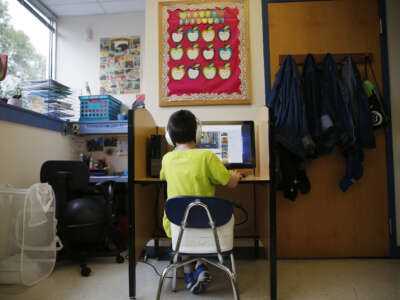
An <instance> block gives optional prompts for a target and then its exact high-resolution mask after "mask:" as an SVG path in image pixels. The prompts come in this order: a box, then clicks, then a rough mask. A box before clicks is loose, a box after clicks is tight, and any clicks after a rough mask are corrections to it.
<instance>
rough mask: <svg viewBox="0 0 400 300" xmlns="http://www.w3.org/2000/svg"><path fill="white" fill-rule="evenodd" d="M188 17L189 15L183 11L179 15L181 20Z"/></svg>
mask: <svg viewBox="0 0 400 300" xmlns="http://www.w3.org/2000/svg"><path fill="white" fill-rule="evenodd" d="M186 17H187V14H186V12H185V11H181V12H180V13H179V18H181V19H186Z"/></svg>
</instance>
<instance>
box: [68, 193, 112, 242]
mask: <svg viewBox="0 0 400 300" xmlns="http://www.w3.org/2000/svg"><path fill="white" fill-rule="evenodd" d="M64 220H65V225H66V228H65V229H66V239H67V241H68V242H69V243H71V244H74V245H75V244H76V245H79V246H85V245H93V244H100V243H103V242H104V236H105V226H106V217H105V206H104V198H103V199H102V198H101V197H98V198H96V197H82V198H75V199H72V200H69V201H68V202H67V205H66V208H65V213H64Z"/></svg>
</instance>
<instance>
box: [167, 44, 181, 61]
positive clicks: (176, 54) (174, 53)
mask: <svg viewBox="0 0 400 300" xmlns="http://www.w3.org/2000/svg"><path fill="white" fill-rule="evenodd" d="M183 53H184V52H183V49H182V45H181V44H179V45H178V46H176V47H175V48H171V51H170V56H171V58H172V60H180V59H182V57H183Z"/></svg>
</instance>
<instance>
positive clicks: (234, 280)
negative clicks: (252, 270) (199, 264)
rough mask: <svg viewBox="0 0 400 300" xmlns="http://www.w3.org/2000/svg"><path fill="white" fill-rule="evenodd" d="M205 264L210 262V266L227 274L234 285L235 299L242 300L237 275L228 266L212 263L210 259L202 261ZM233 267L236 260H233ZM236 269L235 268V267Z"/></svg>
mask: <svg viewBox="0 0 400 300" xmlns="http://www.w3.org/2000/svg"><path fill="white" fill-rule="evenodd" d="M232 258H233V256H231V260H232ZM201 260H202V261H204V262H208V263H209V264H210V265H213V266H215V267H217V268H218V269H220V270H222V271H224V272H225V273H226V274H228V276H229V279H230V280H231V284H232V289H233V297H234V299H235V300H240V296H239V289H238V286H237V282H236V274H235V273H234V272H233V271H231V270H230V269H229V268H228V267H227V266H225V265H224V264H221V263H215V262H213V261H210V260H208V259H204V258H202V259H201ZM232 262H233V265H232V266H234V260H232ZM233 268H234V267H233Z"/></svg>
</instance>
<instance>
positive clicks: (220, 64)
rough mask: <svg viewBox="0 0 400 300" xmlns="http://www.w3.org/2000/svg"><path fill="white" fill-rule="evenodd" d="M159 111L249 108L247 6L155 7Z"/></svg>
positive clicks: (218, 1)
mask: <svg viewBox="0 0 400 300" xmlns="http://www.w3.org/2000/svg"><path fill="white" fill-rule="evenodd" d="M159 26H160V28H159V40H160V41H159V45H160V51H159V52H160V59H159V64H160V66H159V76H160V80H159V85H160V86H159V87H160V88H159V90H160V99H159V103H160V106H180V105H210V104H211V105H212V104H250V101H251V95H250V68H249V65H250V60H249V38H248V35H249V31H248V2H247V0H214V1H209V0H193V1H181V2H160V3H159Z"/></svg>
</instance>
